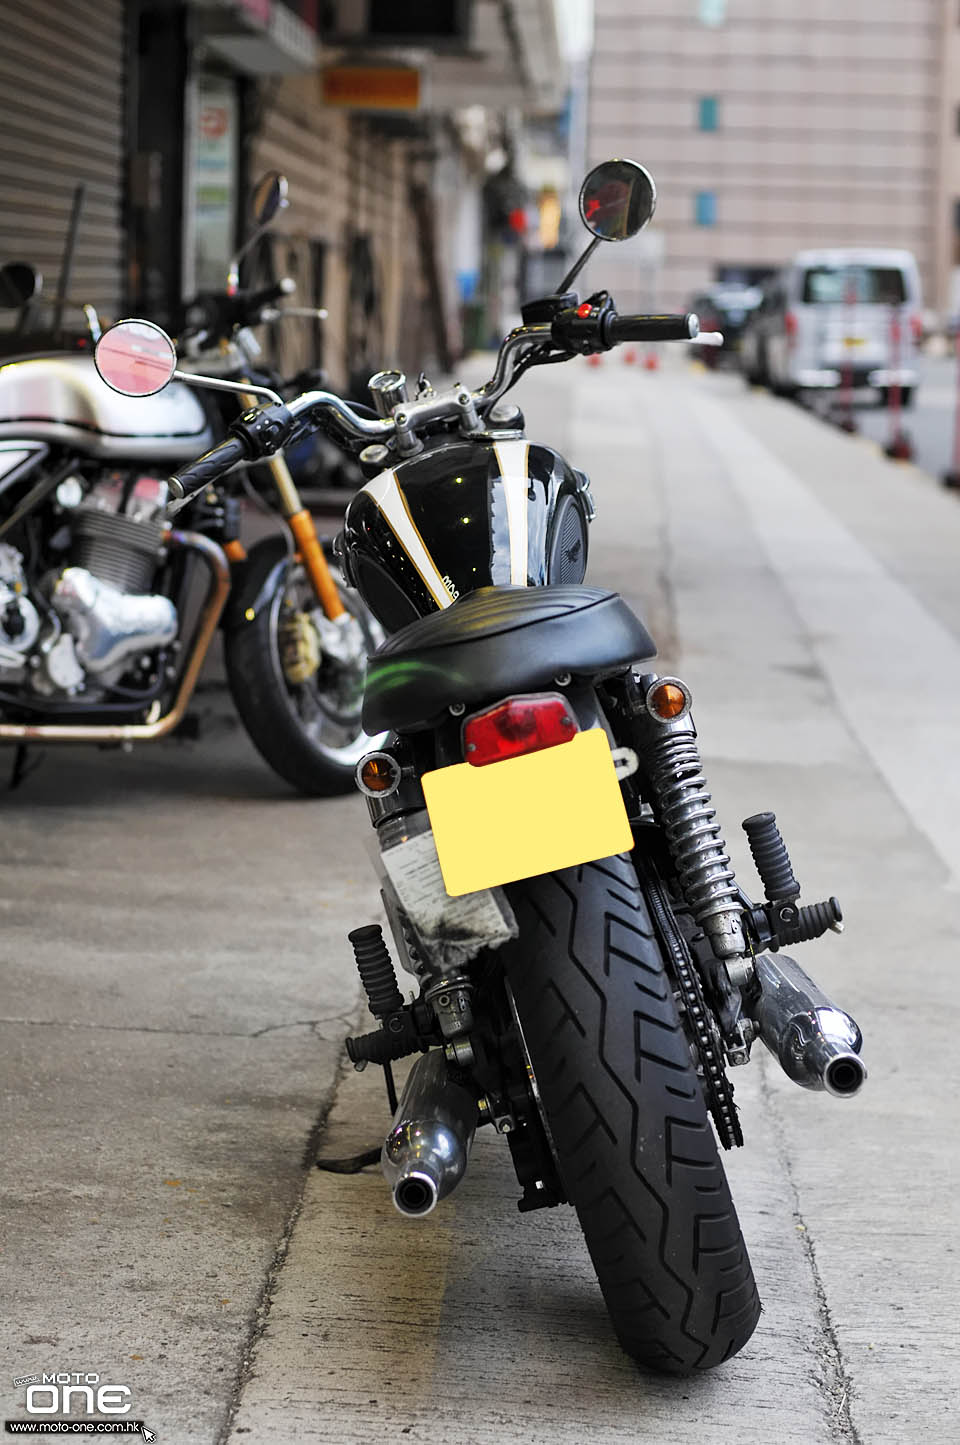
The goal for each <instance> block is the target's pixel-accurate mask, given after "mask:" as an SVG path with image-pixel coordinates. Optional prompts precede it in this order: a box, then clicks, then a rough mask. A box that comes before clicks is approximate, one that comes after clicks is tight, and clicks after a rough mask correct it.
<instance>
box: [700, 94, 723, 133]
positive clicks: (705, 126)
mask: <svg viewBox="0 0 960 1445" xmlns="http://www.w3.org/2000/svg"><path fill="white" fill-rule="evenodd" d="M697 112H698V117H699V119H698V124H699V126H700V129H701V130H716V129H717V123H718V120H719V115H720V102H719V101H718V100H717V97H716V96H715V95H701V97H700V100H699V103H698V106H697Z"/></svg>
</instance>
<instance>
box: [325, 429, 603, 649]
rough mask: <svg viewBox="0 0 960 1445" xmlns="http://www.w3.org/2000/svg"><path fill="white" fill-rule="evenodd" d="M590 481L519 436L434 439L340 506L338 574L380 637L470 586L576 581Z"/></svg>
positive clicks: (583, 554) (581, 566)
mask: <svg viewBox="0 0 960 1445" xmlns="http://www.w3.org/2000/svg"><path fill="white" fill-rule="evenodd" d="M589 487H590V484H589V482H588V481H587V478H586V477H585V476H584V475H583V473H582V472H576V471H574V469H573V468H572V467H570V466H568V464H567V463H566V462H565V461H564V459H563V457H561V456H560V455H559V453H558V452H555V451H553V450H552V449H551V448H550V447H545V446H539V445H536V444H533V443H530V442H527V441H524V440H517V439H510V440H502V441H486V440H484V441H481V440H462V439H457V440H456V441H449V442H443V443H441V444H440V445H437V446H434V447H432V448H431V449H430V450H429V451H427V452H424V453H421V454H420V455H419V456H416V457H410V458H408V459H407V460H406V461H403V462H400V463H399V464H398V466H397V467H396V468H395V470H393V471H385V472H381V473H380V475H379V476H378V477H375V478H374V479H373V481H371V482H368V483H367V485H366V486H365V487H363V488H362V490H361V491H359V492H358V493H357V494H356V496H355V497H354V498H353V500H352V501H351V503H350V505H349V507H348V508H347V514H346V519H345V524H344V531H343V537H342V547H343V558H344V563H345V567H346V571H347V576H348V578H349V580H350V581H351V582H352V584H353V585H354V586H355V587H357V588H358V589H359V591H360V592H361V594H362V595H363V597H364V599H365V600H366V602H367V604H368V606H369V607H370V609H371V611H372V612H373V613H374V614H375V615H376V616H377V617H378V618H379V620H380V622H381V623H382V624H383V626H384V627H385V628H386V629H387V631H388V632H395V631H396V630H397V629H398V628H399V627H404V626H405V625H406V624H407V623H408V622H412V621H413V620H414V618H416V617H423V616H425V615H426V614H427V613H428V612H436V611H438V610H439V609H440V608H441V607H448V606H449V605H450V603H451V602H453V601H455V600H456V598H457V597H462V596H463V595H464V594H465V593H467V592H473V591H474V590H475V589H476V588H477V587H489V586H491V585H500V584H510V583H512V584H513V585H514V586H517V585H521V586H523V585H526V586H531V587H538V586H543V585H544V584H545V583H548V582H549V583H558V582H567V583H570V582H574V583H575V582H582V581H583V576H584V572H585V571H586V566H587V521H588V518H589V517H590V516H591V515H592V500H591V498H590V491H589Z"/></svg>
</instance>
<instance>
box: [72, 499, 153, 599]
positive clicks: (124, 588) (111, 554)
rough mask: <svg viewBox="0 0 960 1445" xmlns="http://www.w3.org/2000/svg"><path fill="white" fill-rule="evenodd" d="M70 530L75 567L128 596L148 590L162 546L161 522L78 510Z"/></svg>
mask: <svg viewBox="0 0 960 1445" xmlns="http://www.w3.org/2000/svg"><path fill="white" fill-rule="evenodd" d="M71 530H72V534H73V549H72V553H71V558H72V562H73V565H74V566H76V567H83V568H84V569H85V570H86V571H87V572H90V573H92V574H93V576H94V577H97V578H99V580H100V581H101V582H109V583H111V585H112V586H114V587H116V588H117V590H118V591H120V592H125V593H127V594H128V595H132V594H134V593H138V592H149V591H150V590H151V588H152V585H153V577H154V573H155V572H156V570H157V561H158V558H159V553H160V548H161V546H162V544H163V525H162V523H160V522H156V521H153V520H150V519H147V518H143V519H137V518H134V517H128V516H126V515H125V514H124V513H122V512H107V511H102V510H101V509H100V508H99V507H78V508H77V510H76V511H75V512H74V514H73V521H72V526H71Z"/></svg>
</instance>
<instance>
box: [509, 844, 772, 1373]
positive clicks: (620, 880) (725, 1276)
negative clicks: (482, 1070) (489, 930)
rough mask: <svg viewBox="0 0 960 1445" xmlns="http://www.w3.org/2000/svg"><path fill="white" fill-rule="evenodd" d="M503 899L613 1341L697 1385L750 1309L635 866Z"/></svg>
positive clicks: (553, 1123)
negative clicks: (515, 930)
mask: <svg viewBox="0 0 960 1445" xmlns="http://www.w3.org/2000/svg"><path fill="white" fill-rule="evenodd" d="M509 892H510V896H511V902H512V903H513V907H514V910H515V912H516V915H517V922H518V924H519V929H520V932H519V937H518V938H517V940H515V941H514V942H512V943H510V944H507V945H506V946H505V947H504V948H503V950H502V953H503V957H504V965H505V968H506V975H507V979H508V981H509V983H510V986H511V989H512V991H513V995H514V1000H515V1003H516V1008H517V1014H518V1016H519V1019H520V1022H521V1026H522V1029H523V1034H524V1039H525V1043H526V1047H527V1051H528V1054H529V1058H530V1063H531V1065H532V1068H533V1072H534V1075H535V1077H536V1082H537V1086H538V1090H539V1094H540V1099H541V1104H542V1110H543V1113H544V1115H545V1117H546V1121H547V1123H548V1126H549V1133H550V1136H551V1139H552V1142H553V1146H554V1149H555V1152H556V1157H557V1163H558V1166H559V1173H560V1177H561V1181H562V1183H563V1186H564V1191H565V1193H566V1195H567V1198H568V1199H569V1201H570V1202H571V1204H573V1205H574V1207H575V1208H576V1211H577V1214H578V1216H579V1219H580V1224H581V1227H582V1229H583V1233H584V1237H585V1239H586V1243H587V1248H588V1249H589V1251H590V1255H591V1258H592V1260H593V1264H594V1267H595V1269H596V1272H597V1279H598V1280H599V1283H600V1288H601V1290H602V1291H603V1296H604V1299H605V1301H606V1305H607V1309H608V1310H609V1313H610V1318H611V1320H612V1322H613V1326H614V1329H615V1330H616V1333H617V1336H618V1338H619V1340H620V1343H621V1344H622V1346H623V1348H624V1350H626V1352H627V1354H628V1355H630V1356H632V1357H633V1358H634V1359H635V1360H637V1361H638V1362H639V1363H641V1364H644V1365H648V1366H651V1367H652V1368H654V1369H656V1370H660V1371H664V1372H666V1373H668V1374H687V1373H689V1372H690V1371H693V1370H706V1369H710V1368H712V1367H713V1366H714V1365H719V1364H721V1363H722V1362H723V1361H724V1360H727V1359H729V1358H730V1357H731V1356H732V1355H735V1354H736V1353H737V1351H738V1350H740V1349H741V1348H742V1347H743V1345H744V1344H746V1342H747V1340H748V1339H749V1338H750V1336H751V1334H752V1333H753V1330H754V1327H755V1326H756V1323H757V1320H758V1318H759V1315H760V1301H759V1298H758V1296H757V1290H756V1285H755V1283H754V1279H753V1271H752V1269H751V1266H750V1261H749V1259H748V1257H747V1252H746V1248H745V1246H744V1243H743V1238H742V1235H741V1233H740V1225H739V1223H738V1220H737V1215H736V1210H735V1209H734V1205H733V1201H732V1199H731V1197H730V1191H729V1188H728V1185H727V1181H726V1177H725V1175H724V1172H723V1166H722V1164H721V1162H720V1157H719V1153H718V1149H717V1143H716V1140H715V1138H714V1135H713V1131H712V1129H711V1126H710V1123H709V1120H708V1117H707V1112H706V1108H705V1105H704V1101H703V1096H702V1093H701V1090H700V1084H699V1081H698V1078H697V1074H696V1071H695V1069H694V1067H693V1064H692V1061H691V1056H690V1050H689V1047H688V1043H687V1039H686V1036H685V1034H684V1030H683V1028H682V1026H681V1023H680V1020H679V1017H678V1014H677V1010H676V1006H675V1003H674V998H673V988H672V985H671V982H670V979H669V977H668V975H667V973H666V971H665V968H664V964H663V959H662V956H661V953H660V947H659V944H658V942H657V939H656V937H655V934H654V929H653V925H652V923H651V921H650V916H649V913H648V910H647V905H646V902H645V900H644V897H643V894H642V892H641V890H640V887H639V885H638V883H637V878H636V874H635V872H634V869H633V865H632V863H631V862H630V861H629V858H628V857H626V856H622V857H616V858H606V859H603V860H601V861H599V862H597V863H590V864H586V865H584V866H583V867H581V868H572V869H567V870H564V871H563V872H560V873H553V874H543V875H542V876H540V877H538V878H532V879H527V880H525V881H524V882H523V883H519V884H516V885H515V886H514V887H513V888H511V889H510V890H509Z"/></svg>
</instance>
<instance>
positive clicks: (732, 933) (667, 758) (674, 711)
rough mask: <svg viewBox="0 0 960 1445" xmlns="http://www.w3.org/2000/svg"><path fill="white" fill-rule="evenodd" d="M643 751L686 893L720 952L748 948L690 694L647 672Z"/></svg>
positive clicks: (674, 682)
mask: <svg viewBox="0 0 960 1445" xmlns="http://www.w3.org/2000/svg"><path fill="white" fill-rule="evenodd" d="M640 685H641V687H645V695H644V703H645V708H646V713H647V717H648V719H649V726H647V727H645V728H644V731H645V733H646V736H645V739H644V748H643V756H644V762H645V764H646V767H647V771H648V775H649V778H650V782H651V785H652V788H653V792H654V795H655V802H656V805H657V809H658V812H659V814H660V822H661V824H662V826H663V831H664V833H665V834H666V838H667V844H668V846H669V849H670V854H671V856H672V858H673V861H674V865H675V866H676V870H677V877H678V879H679V882H680V887H681V889H682V891H683V896H684V898H685V899H686V901H687V904H688V905H689V908H690V911H691V913H692V914H693V916H694V918H695V919H696V920H697V922H698V923H699V925H700V927H701V928H702V929H703V930H704V932H705V933H706V934H707V935H708V937H709V939H710V943H711V946H712V948H713V951H714V953H715V954H716V956H717V957H718V958H723V959H727V958H735V957H737V956H738V955H740V954H742V953H744V952H745V951H746V944H745V942H744V936H743V925H742V922H741V915H742V911H743V905H742V903H741V900H740V893H739V889H738V887H737V883H736V878H735V875H734V871H733V868H732V866H731V864H730V855H729V853H728V852H727V845H726V843H725V842H724V838H723V832H722V830H721V828H720V825H719V823H718V822H717V820H716V819H717V812H716V809H715V808H714V807H713V804H712V802H711V798H710V791H709V789H708V787H707V780H706V777H705V775H704V771H703V765H702V763H701V761H700V749H699V748H698V746H697V734H696V730H695V728H694V726H693V722H692V720H691V718H690V715H689V713H690V692H689V689H688V688H687V686H686V684H685V683H681V682H680V681H679V679H677V678H658V677H653V678H649V677H645V678H642V679H640Z"/></svg>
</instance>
